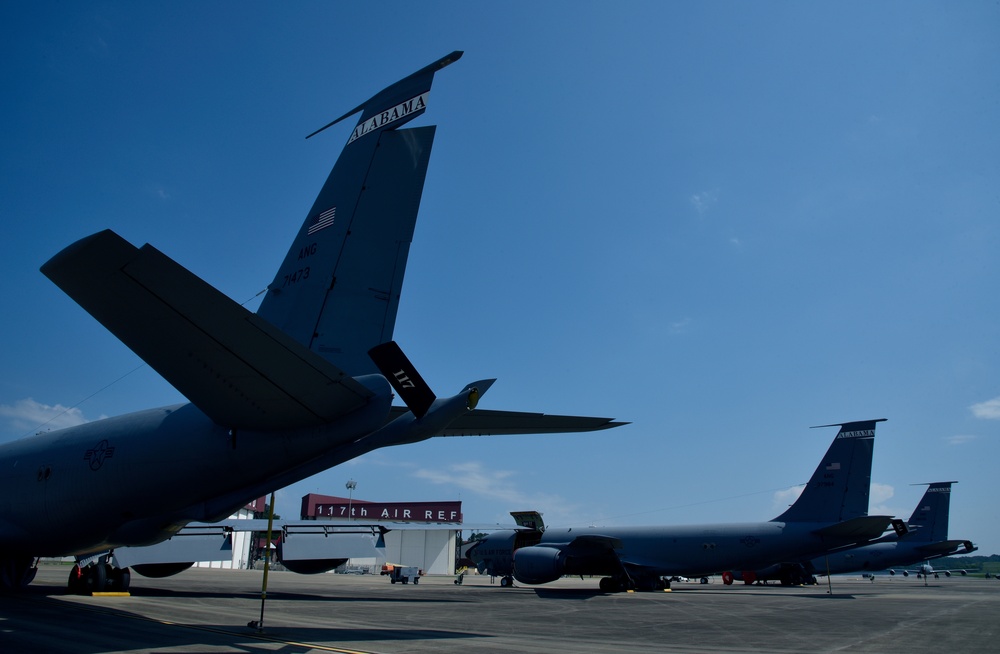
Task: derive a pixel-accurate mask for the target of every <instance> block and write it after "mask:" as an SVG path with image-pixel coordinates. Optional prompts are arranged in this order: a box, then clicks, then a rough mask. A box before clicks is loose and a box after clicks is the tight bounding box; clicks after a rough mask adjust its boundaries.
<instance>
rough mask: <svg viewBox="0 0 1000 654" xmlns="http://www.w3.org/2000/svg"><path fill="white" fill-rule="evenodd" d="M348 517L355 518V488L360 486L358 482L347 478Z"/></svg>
mask: <svg viewBox="0 0 1000 654" xmlns="http://www.w3.org/2000/svg"><path fill="white" fill-rule="evenodd" d="M346 486H347V519H348V520H354V489H355V488H357V487H358V482H356V481H354V480H353V479H348V480H347V484H346Z"/></svg>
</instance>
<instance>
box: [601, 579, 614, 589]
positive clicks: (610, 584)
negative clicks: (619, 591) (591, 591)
mask: <svg viewBox="0 0 1000 654" xmlns="http://www.w3.org/2000/svg"><path fill="white" fill-rule="evenodd" d="M600 589H601V590H603V591H604V592H605V593H612V592H614V591H615V583H614V580H613V579H612V578H611V577H603V578H602V579H601V583H600Z"/></svg>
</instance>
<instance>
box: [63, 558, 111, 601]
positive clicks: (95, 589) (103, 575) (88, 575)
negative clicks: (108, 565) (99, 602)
mask: <svg viewBox="0 0 1000 654" xmlns="http://www.w3.org/2000/svg"><path fill="white" fill-rule="evenodd" d="M73 568H74V569H77V568H78V566H73ZM72 579H73V573H72V572H71V573H70V580H71V581H72ZM77 579H78V585H77V586H76V588H75V591H76V592H77V593H80V594H81V595H89V594H90V593H101V592H103V591H104V590H105V588H107V585H108V574H107V571H106V569H105V567H104V566H103V565H101V564H100V563H98V564H97V565H88V566H87V567H86V568H81V569H80V574H79V576H78V577H77Z"/></svg>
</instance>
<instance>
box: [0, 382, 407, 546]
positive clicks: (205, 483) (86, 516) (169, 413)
mask: <svg viewBox="0 0 1000 654" xmlns="http://www.w3.org/2000/svg"><path fill="white" fill-rule="evenodd" d="M358 380H359V381H361V382H362V383H364V384H365V386H367V387H368V388H370V389H371V390H372V391H374V392H375V395H374V397H373V398H372V399H371V400H370V401H369V402H368V403H367V404H366V405H364V406H363V407H362V408H360V409H358V410H356V411H354V412H352V413H350V414H348V415H346V416H344V417H342V418H340V419H338V420H336V421H334V422H332V423H329V424H327V425H323V426H320V427H315V428H307V429H299V430H293V431H284V432H254V431H243V430H229V429H227V428H225V427H222V426H220V425H217V424H215V423H214V422H212V420H210V419H209V418H208V417H207V416H206V415H205V414H204V413H202V412H201V411H200V410H198V408H197V407H195V406H194V405H192V404H181V405H176V406H169V407H163V408H159V409H150V410H146V411H141V412H138V413H132V414H128V415H124V416H120V417H116V418H107V419H104V420H98V421H95V422H91V423H87V424H84V425H79V426H76V427H70V428H67V429H62V430H59V431H54V432H50V433H44V434H39V435H36V436H32V437H29V438H24V439H21V440H18V441H14V442H12V443H7V444H4V445H0V515H2V516H3V520H4V521H5V522H6V523H7V524H6V525H5V529H4V532H5V534H7V536H8V538H7V539H6V540H5V542H4V543H3V550H4V553H5V554H8V555H9V554H22V555H29V556H65V555H81V554H88V553H92V552H98V551H102V550H107V549H109V548H113V547H115V546H123V545H145V544H151V543H155V542H158V541H160V540H163V539H165V538H167V537H169V536H170V535H172V534H173V533H175V532H176V531H177V529H179V528H180V527H181V526H183V525H184V524H185V523H187V522H189V521H192V520H199V521H212V520H218V519H220V518H223V517H226V516H227V515H229V514H230V513H232V511H234V510H235V509H237V508H239V507H240V506H242V505H244V504H246V503H247V502H249V501H250V500H252V499H254V498H255V497H259V496H260V495H262V494H263V493H264V492H266V491H267V489H268V488H271V487H272V485H273V484H274V483H275V481H274V480H275V479H280V480H281V481H282V484H281V485H285V484H287V483H292V482H294V481H297V480H298V479H302V478H305V477H307V476H309V475H310V474H313V473H314V472H315V471H316V470H317V468H318V469H324V468H326V467H329V466H331V465H335V464H336V463H339V462H341V461H343V460H347V459H349V458H353V456H356V453H355V452H354V451H350V450H351V447H350V446H351V445H352V444H353V443H354V441H356V440H357V439H359V438H361V437H362V436H365V435H367V434H371V433H373V432H377V430H378V429H379V428H381V427H382V426H383V425H384V424H385V422H386V418H387V416H388V413H389V407H390V403H391V390H390V388H389V385H388V383H387V382H386V381H385V380H384V378H382V377H381V376H379V375H371V376H366V377H362V378H358ZM345 450H346V451H345ZM342 452H343V454H341V453H342ZM319 462H322V463H321V464H320V463H319ZM272 489H273V488H272Z"/></svg>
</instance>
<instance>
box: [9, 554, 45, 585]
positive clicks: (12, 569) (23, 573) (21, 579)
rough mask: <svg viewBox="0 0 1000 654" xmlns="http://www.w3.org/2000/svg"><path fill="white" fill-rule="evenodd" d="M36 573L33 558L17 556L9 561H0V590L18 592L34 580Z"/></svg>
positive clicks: (36, 569)
mask: <svg viewBox="0 0 1000 654" xmlns="http://www.w3.org/2000/svg"><path fill="white" fill-rule="evenodd" d="M37 572H38V566H37V565H36V561H35V558H34V557H32V556H19V557H16V558H10V559H0V588H5V589H9V590H19V589H21V588H24V587H25V586H27V585H28V584H30V583H31V581H32V580H33V579H34V578H35V573H37Z"/></svg>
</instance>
